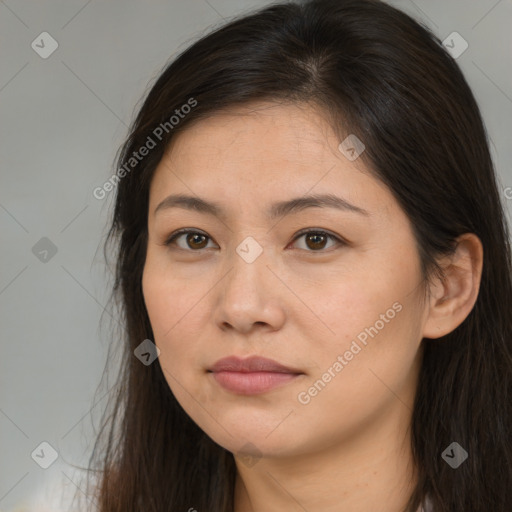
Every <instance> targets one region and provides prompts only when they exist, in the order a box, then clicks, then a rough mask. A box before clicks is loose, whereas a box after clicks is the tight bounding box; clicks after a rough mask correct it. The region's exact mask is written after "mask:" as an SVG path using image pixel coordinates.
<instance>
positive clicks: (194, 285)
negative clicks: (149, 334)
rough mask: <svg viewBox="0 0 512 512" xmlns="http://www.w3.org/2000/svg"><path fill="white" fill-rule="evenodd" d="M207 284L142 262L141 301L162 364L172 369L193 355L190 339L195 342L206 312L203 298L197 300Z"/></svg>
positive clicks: (190, 359) (203, 296)
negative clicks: (144, 305) (180, 276)
mask: <svg viewBox="0 0 512 512" xmlns="http://www.w3.org/2000/svg"><path fill="white" fill-rule="evenodd" d="M209 288H211V286H210V287H208V285H207V284H206V283H205V281H204V280H201V279H196V280H194V281H193V282H191V281H190V280H187V279H181V278H179V276H176V275H174V274H173V273H171V272H169V269H162V268H159V267H158V266H157V265H153V264H152V262H151V261H149V263H147V264H146V267H145V268H144V273H143V278H142V289H143V294H144V302H145V304H146V309H147V312H148V316H149V321H150V323H151V327H152V330H153V334H154V336H155V340H154V342H155V344H156V345H157V347H158V348H159V349H160V351H161V353H160V361H161V364H162V365H165V366H166V367H168V368H170V369H173V370H176V369H178V368H179V365H180V363H181V362H186V361H192V360H193V359H194V354H196V352H197V350H194V340H197V343H199V340H200V339H201V331H203V330H204V325H205V322H206V321H207V319H208V316H209V315H208V311H207V310H206V308H205V304H206V302H205V301H202V300H201V299H204V298H205V296H206V294H207V293H208V290H209ZM196 364H197V363H196Z"/></svg>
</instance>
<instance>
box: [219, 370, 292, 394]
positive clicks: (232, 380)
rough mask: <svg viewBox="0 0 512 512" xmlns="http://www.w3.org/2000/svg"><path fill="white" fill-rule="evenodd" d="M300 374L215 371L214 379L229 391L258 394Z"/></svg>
mask: <svg viewBox="0 0 512 512" xmlns="http://www.w3.org/2000/svg"><path fill="white" fill-rule="evenodd" d="M298 376H299V374H296V373H278V372H248V373H243V372H228V371H223V372H213V377H214V379H215V380H216V381H217V382H218V383H219V384H220V385H221V386H222V387H223V388H225V389H227V390H228V391H232V392H233V393H238V394H240V395H257V394H259V393H264V392H265V391H270V390H272V389H274V388H277V387H279V386H282V385H283V384H286V383H288V382H290V381H292V380H293V379H295V378H296V377H298Z"/></svg>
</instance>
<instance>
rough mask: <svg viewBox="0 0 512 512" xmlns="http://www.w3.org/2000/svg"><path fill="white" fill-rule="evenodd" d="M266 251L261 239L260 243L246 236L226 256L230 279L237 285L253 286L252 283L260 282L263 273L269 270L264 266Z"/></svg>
mask: <svg viewBox="0 0 512 512" xmlns="http://www.w3.org/2000/svg"><path fill="white" fill-rule="evenodd" d="M261 238H262V237H261ZM261 238H260V240H261ZM267 252H268V248H267V250H264V248H263V241H262V242H261V243H260V242H258V241H257V240H256V238H255V237H253V236H246V237H245V238H244V239H243V240H242V241H241V242H240V243H239V244H238V245H237V246H236V247H235V249H234V252H233V254H232V255H231V257H230V258H228V259H229V261H230V265H231V272H230V274H231V276H230V281H236V285H237V286H244V285H245V286H250V287H253V286H254V284H261V282H262V281H261V280H262V279H265V273H268V272H269V271H268V268H267V267H266V263H267V257H266V256H267ZM238 291H241V290H238Z"/></svg>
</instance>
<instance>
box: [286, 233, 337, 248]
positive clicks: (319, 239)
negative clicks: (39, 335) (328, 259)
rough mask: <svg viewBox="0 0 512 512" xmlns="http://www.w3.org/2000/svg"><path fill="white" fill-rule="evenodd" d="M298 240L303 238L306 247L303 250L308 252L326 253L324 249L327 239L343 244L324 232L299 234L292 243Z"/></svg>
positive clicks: (335, 237)
mask: <svg viewBox="0 0 512 512" xmlns="http://www.w3.org/2000/svg"><path fill="white" fill-rule="evenodd" d="M300 238H304V240H305V246H306V249H305V250H306V251H309V252H327V251H324V249H325V247H326V243H327V242H328V240H329V239H331V240H335V241H337V242H338V243H339V244H343V243H344V242H343V241H342V240H341V239H340V238H338V237H337V236H334V235H331V234H330V233H326V232H324V231H313V230H309V231H305V232H304V231H303V232H302V233H299V235H298V236H297V237H296V238H295V240H294V242H295V241H296V240H299V239H300ZM331 247H332V246H331Z"/></svg>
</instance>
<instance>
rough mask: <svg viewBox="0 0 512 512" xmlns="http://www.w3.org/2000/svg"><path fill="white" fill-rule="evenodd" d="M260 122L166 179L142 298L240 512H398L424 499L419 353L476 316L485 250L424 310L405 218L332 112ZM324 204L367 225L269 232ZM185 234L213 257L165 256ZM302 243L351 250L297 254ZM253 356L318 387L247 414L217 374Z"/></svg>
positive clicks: (467, 252)
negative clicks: (210, 206) (418, 440)
mask: <svg viewBox="0 0 512 512" xmlns="http://www.w3.org/2000/svg"><path fill="white" fill-rule="evenodd" d="M251 107H252V108H250V109H249V108H244V109H242V108H238V109H237V110H232V111H225V112H223V113H222V114H217V115H215V116H213V117H211V118H209V119H206V120H201V121H199V122H198V123H197V124H195V125H194V126H192V127H188V128H187V129H186V130H185V131H183V132H182V133H180V134H179V135H177V136H176V137H175V138H174V139H173V141H172V143H171V145H170V147H169V148H168V149H167V152H166V154H165V155H164V157H163V158H162V161H161V162H160V164H159V166H158V168H157V169H156V172H155V175H154V177H153V180H152V183H151V189H150V204H149V212H148V233H149V238H148V246H147V258H146V263H145V268H144V274H143V283H142V284H143V293H144V298H145V303H146V307H147V311H148V314H149V317H150V321H151V325H152V328H153V332H154V336H155V343H156V345H157V346H158V348H159V349H160V351H161V352H160V356H159V362H160V365H161V367H162V369H163V371H164V375H165V378H166V380H167V382H168V384H169V387H170V389H171V391H172V393H173V394H174V395H175V397H176V398H177V400H178V401H179V403H180V404H181V406H182V407H183V409H184V410H185V411H186V412H187V414H188V415H189V416H190V417H191V418H192V419H193V420H194V421H195V422H196V423H197V425H199V427H200V428H201V429H202V430H204V432H206V434H207V435H208V436H210V437H211V438H212V439H213V440H214V441H215V442H217V443H218V444H220V445H221V446H223V447H224V448H226V449H227V450H229V451H231V452H232V453H233V454H234V456H235V461H236V464H237V470H238V474H237V482H236V489H235V512H249V511H252V512H277V511H280V512H281V511H282V510H287V511H304V510H308V511H312V510H315V511H318V512H334V511H339V510H341V509H343V511H344V512H356V511H357V512H360V511H365V510H379V511H381V512H396V511H397V510H400V507H403V506H404V505H405V503H406V501H407V499H408V497H409V495H410V492H411V491H412V488H413V486H414V484H415V468H414V465H413V463H412V457H411V449H410V431H409V424H410V420H411V414H412V408H413V400H414V396H415V393H416V388H417V381H418V374H419V369H420V366H421V357H422V347H423V344H422V339H423V338H424V337H430V338H437V337H440V336H443V335H444V334H446V333H448V332H450V331H451V330H453V329H455V328H456V327H457V326H458V325H459V324H460V323H461V322H462V321H463V320H464V318H466V316H467V315H468V314H469V312H470V311H471V309H472V307H473V305H474V302H475V300H476V297H477V294H478V287H479V281H480V275H481V265H482V248H481V244H480V241H479V240H478V238H477V237H476V236H474V235H471V234H468V235H464V236H463V237H461V239H460V244H459V249H458V250H457V252H456V253H455V255H454V256H453V258H450V259H449V260H448V259H447V260H446V261H444V260H443V261H442V264H443V265H444V267H445V268H446V270H447V278H446V279H445V280H439V281H437V282H434V283H432V285H431V288H430V296H429V297H428V298H427V299H425V300H423V298H424V288H423V285H424V281H423V279H422V275H421V272H420V260H419V256H418V252H417V249H416V245H415V239H414V235H413V232H412V229H411V225H410V222H409V220H408V218H407V216H406V215H405V213H404V212H403V211H402V210H401V208H400V207H399V205H398V203H397V202H396V200H395V199H394V198H393V196H392V194H391V192H390V191H389V190H388V189H387V188H386V187H385V186H384V185H383V184H382V183H380V182H379V181H377V180H376V179H375V178H373V177H372V176H371V175H370V174H369V173H368V172H367V171H368V170H367V169H365V167H364V165H363V164H362V159H356V160H355V161H350V160H348V159H347V158H346V157H345V156H344V155H343V154H342V153H341V152H340V151H339V150H338V145H339V144H340V142H341V140H340V139H339V137H338V136H337V135H336V134H335V133H334V132H333V130H332V128H331V127H330V126H329V125H328V123H327V121H326V120H325V118H324V116H322V114H321V112H320V111H319V110H318V109H315V108H314V107H312V106H310V105H300V106H299V105H277V104H271V103H260V104H255V105H252V106H251ZM256 107H257V108H256ZM176 193H183V194H187V195H192V196H199V197H201V198H204V199H205V200H207V201H212V202H217V203H219V204H220V205H221V206H222V208H223V210H225V215H224V216H223V217H221V218H217V217H214V216H212V215H208V214H204V213H200V212H197V211H189V210H186V209H183V208H169V209H162V210H160V211H159V212H158V213H156V214H155V213H154V210H155V208H156V207H157V205H158V204H159V203H160V202H161V201H162V200H163V199H165V198H166V197H167V196H168V195H169V194H176ZM312 193H317V194H321V193H331V194H335V195H337V196H339V197H342V198H344V199H345V200H347V201H349V202H350V203H352V204H354V205H357V206H358V207H360V208H363V209H365V210H366V211H367V212H368V215H361V214H358V213H355V212H351V211H341V210H337V209H333V208H320V207H314V208H307V209H304V210H302V211H300V212H295V213H293V214H290V215H288V216H285V217H280V218H279V219H275V220H271V219H269V218H268V217H266V215H265V211H266V209H267V207H268V206H269V205H270V204H271V203H273V202H274V201H281V200H286V199H290V198H295V197H301V196H304V195H308V194H312ZM180 228H190V229H191V230H196V231H199V232H200V234H205V235H206V239H202V238H201V237H200V236H199V237H197V236H196V238H194V237H188V242H189V243H187V235H186V234H185V235H181V236H180V237H179V238H178V239H176V240H175V241H174V245H170V246H166V245H165V244H164V242H165V241H166V239H168V238H169V236H170V235H171V234H172V233H173V232H174V231H176V230H178V229H180ZM303 228H311V231H315V230H316V231H318V230H319V229H321V230H325V231H328V232H330V233H332V234H333V235H335V236H338V237H339V238H340V239H341V240H346V243H345V244H343V243H340V242H338V241H337V240H336V239H330V238H325V239H322V238H320V240H315V239H313V240H309V241H308V235H305V236H301V237H300V238H298V239H296V240H295V238H296V234H297V232H298V231H299V230H300V229H303ZM246 237H253V238H254V239H255V240H256V241H257V243H258V244H259V245H260V246H261V248H262V249H263V252H262V253H261V254H260V255H259V256H258V257H257V258H256V259H255V261H253V262H251V263H248V262H247V261H246V260H244V259H243V258H242V257H241V256H240V255H239V254H238V253H237V251H236V249H237V247H238V246H239V245H240V244H241V242H242V241H244V240H245V239H246ZM396 303H399V305H400V306H401V310H400V312H397V313H396V315H395V316H394V318H392V319H389V318H388V322H385V324H384V327H383V328H381V329H380V330H378V333H377V334H376V335H375V336H374V337H373V338H372V337H368V340H367V345H366V346H364V345H362V344H361V343H359V345H361V347H362V349H361V350H360V351H359V352H358V353H357V354H356V355H354V356H353V358H352V359H351V360H350V361H346V359H344V360H345V362H347V364H346V365H344V366H343V369H342V370H341V371H339V372H338V373H336V372H334V373H335V374H336V376H335V377H333V378H331V380H330V382H328V383H327V384H326V385H325V387H323V389H321V391H320V392H318V393H317V394H316V395H315V396H310V401H309V402H308V403H307V404H304V403H300V401H299V400H298V395H299V394H300V393H301V392H305V391H307V390H308V389H309V388H310V387H311V386H313V384H314V383H315V382H316V381H318V379H320V378H322V375H323V374H325V372H327V371H328V369H329V368H332V367H333V364H334V363H335V362H336V360H337V357H338V356H339V355H342V356H343V354H345V352H346V351H347V350H349V348H350V346H351V343H352V341H353V340H355V339H356V337H357V335H358V334H360V333H361V332H362V331H364V329H365V328H368V327H370V326H374V325H375V324H376V322H377V321H378V320H379V319H381V318H382V317H381V315H382V314H386V311H388V310H389V309H390V308H392V305H393V304H396ZM379 325H380V324H379ZM253 354H257V355H261V356H264V357H268V358H271V359H274V360H276V361H278V362H280V363H281V364H284V365H286V366H291V367H294V368H298V369H300V371H301V372H303V374H302V375H300V376H299V377H297V378H295V379H294V380H293V381H291V382H289V383H287V384H285V385H282V386H280V387H278V388H275V389H273V390H271V391H268V392H265V393H262V394H259V395H253V396H244V395H239V394H235V393H232V392H230V391H227V390H225V389H224V388H222V387H221V386H220V385H219V384H217V382H216V381H215V380H214V379H213V377H212V374H210V373H208V372H207V368H208V367H209V366H211V365H212V364H213V363H215V362H216V361H217V360H218V359H220V358H222V357H225V356H229V355H237V356H239V357H246V356H249V355H253ZM331 375H332V370H331ZM303 396H304V395H303ZM248 443H249V444H248ZM443 448H444V447H433V449H434V450H437V451H441V450H442V449H443ZM251 457H252V458H251ZM191 505H192V504H191Z"/></svg>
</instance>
